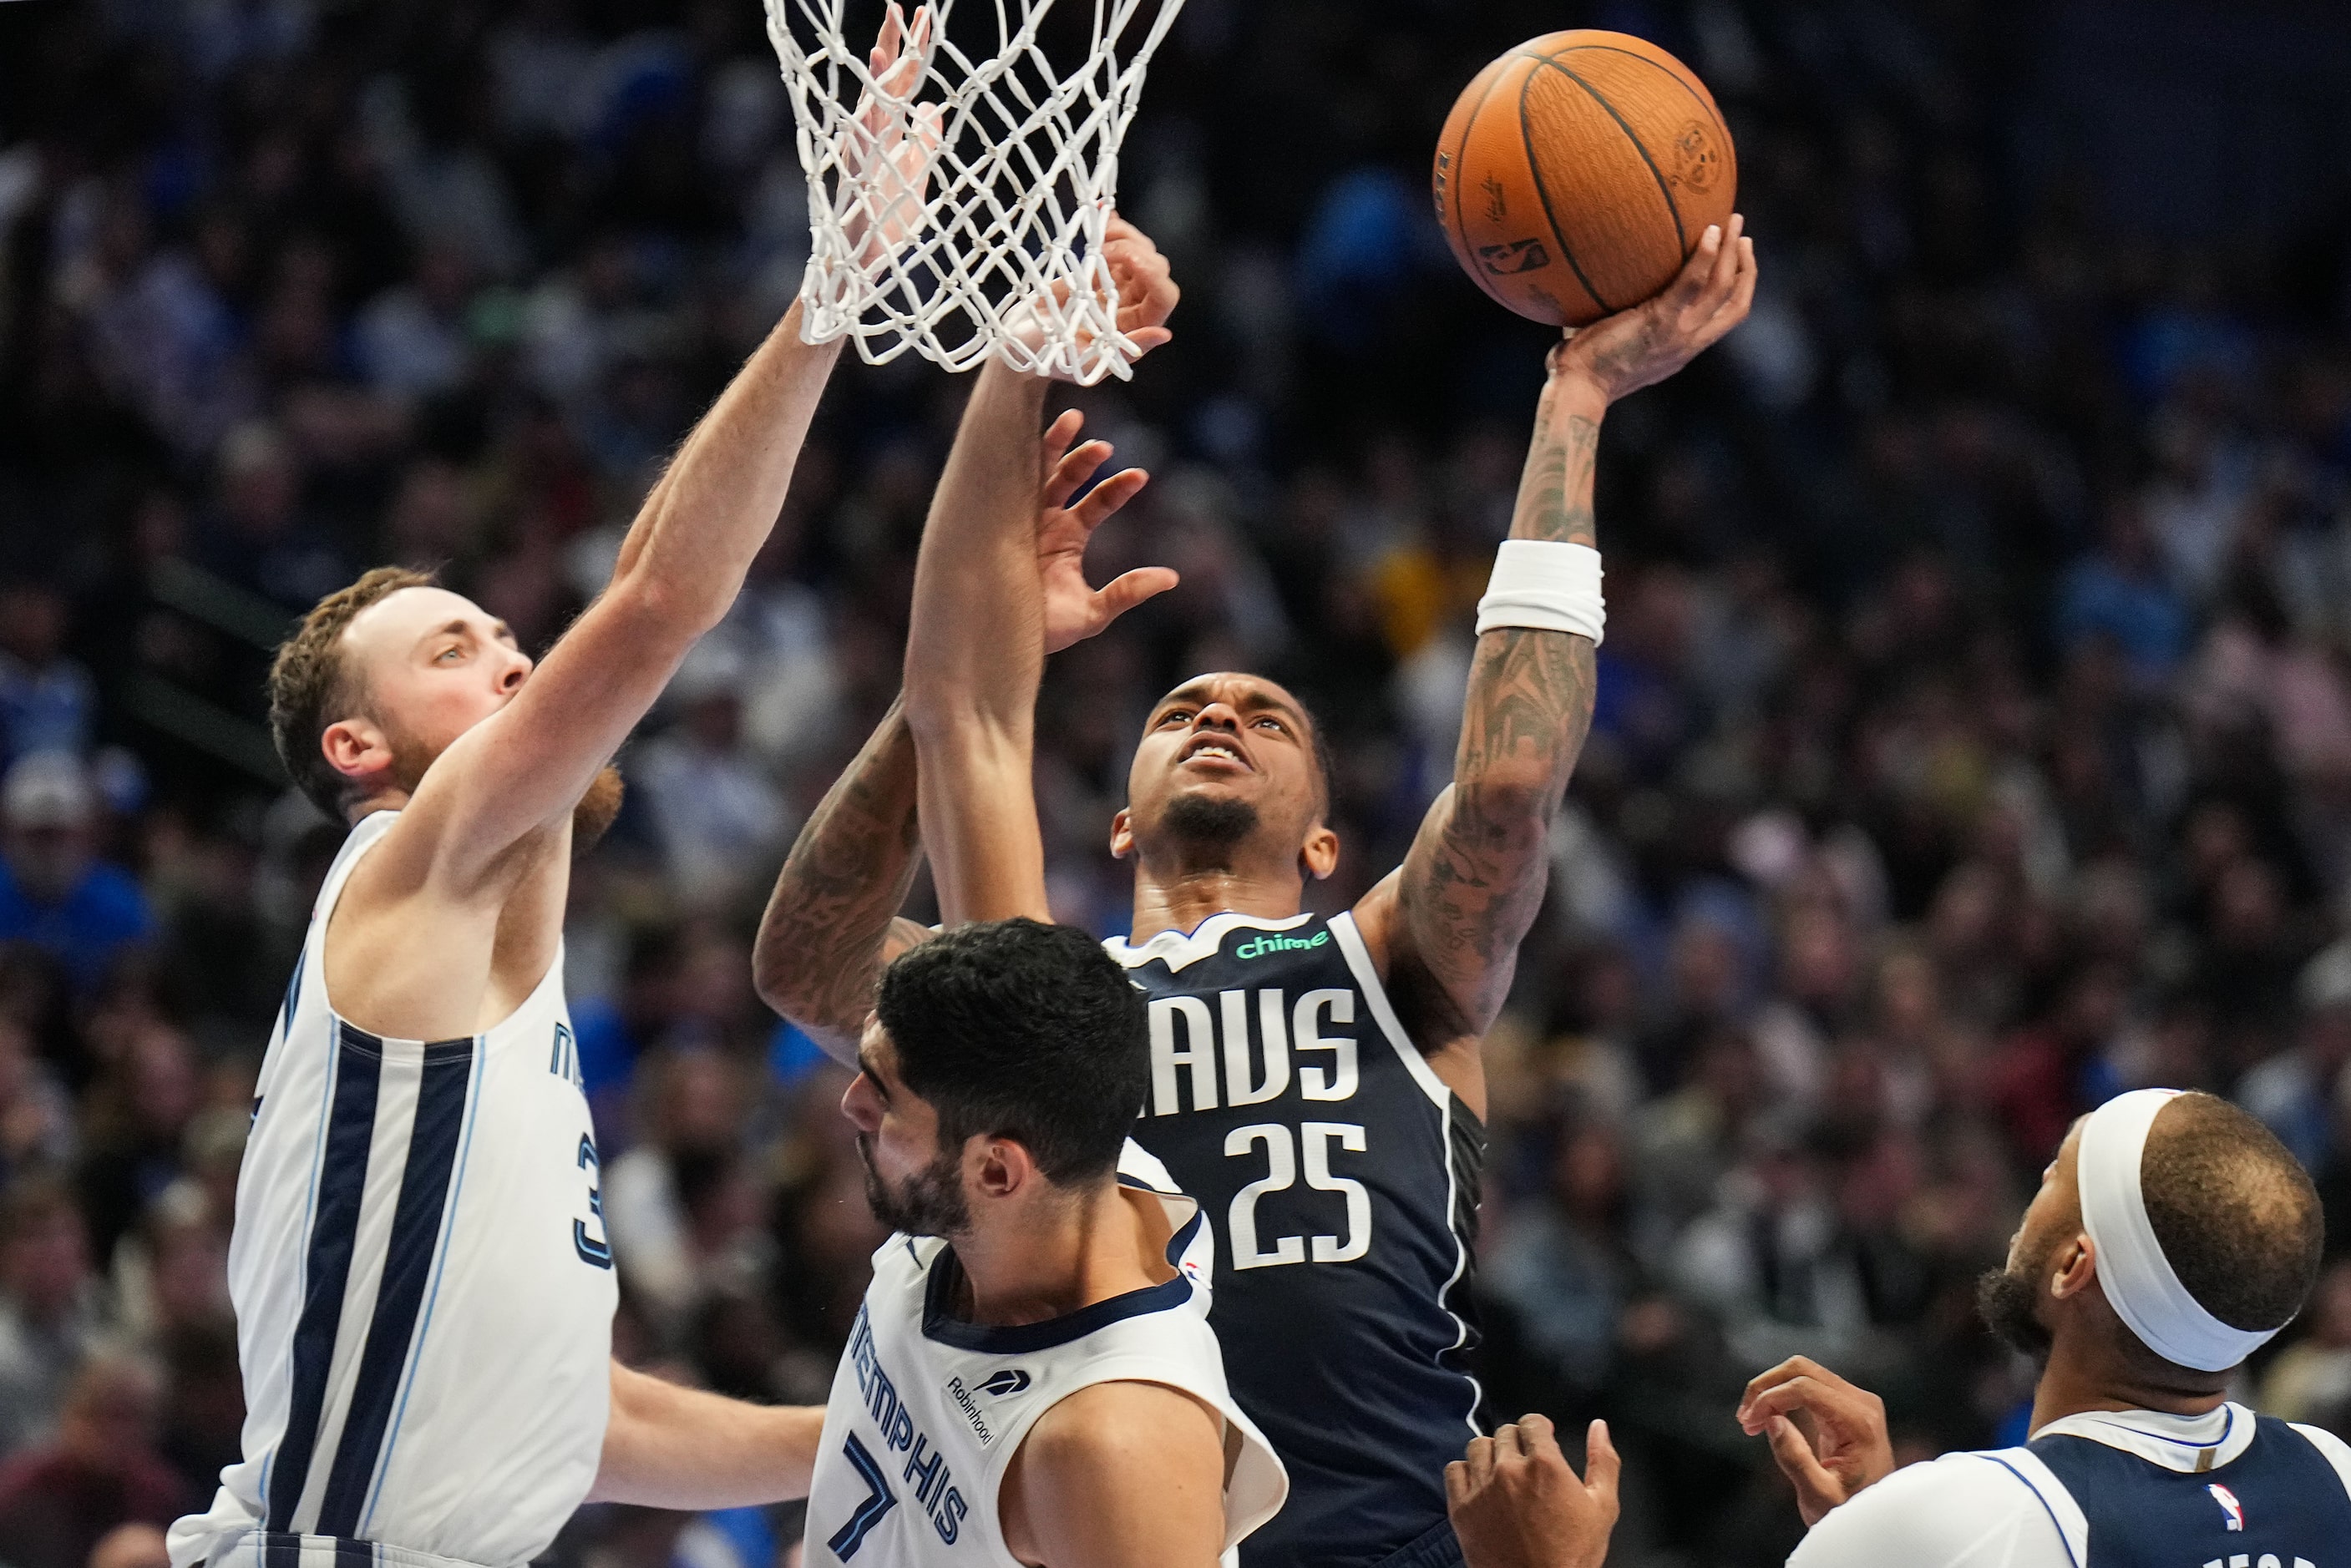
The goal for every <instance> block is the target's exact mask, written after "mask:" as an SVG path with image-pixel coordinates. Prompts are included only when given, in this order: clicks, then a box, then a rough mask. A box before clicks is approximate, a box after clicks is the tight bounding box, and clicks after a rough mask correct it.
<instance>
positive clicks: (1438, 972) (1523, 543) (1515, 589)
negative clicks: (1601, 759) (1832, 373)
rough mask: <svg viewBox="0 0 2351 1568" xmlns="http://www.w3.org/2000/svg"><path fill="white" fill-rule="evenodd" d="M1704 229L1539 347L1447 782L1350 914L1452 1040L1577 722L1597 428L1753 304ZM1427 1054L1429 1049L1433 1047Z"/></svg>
mask: <svg viewBox="0 0 2351 1568" xmlns="http://www.w3.org/2000/svg"><path fill="white" fill-rule="evenodd" d="M1740 227H1741V223H1740V219H1739V218H1738V217H1737V216H1735V215H1734V216H1733V217H1732V218H1731V220H1730V223H1729V230H1728V231H1727V232H1725V231H1722V230H1719V229H1716V228H1713V227H1709V228H1708V230H1707V233H1706V234H1705V236H1704V237H1703V238H1701V239H1700V240H1699V242H1698V249H1697V250H1696V251H1695V252H1694V253H1693V254H1691V256H1690V259H1689V262H1688V264H1687V265H1686V266H1684V267H1683V269H1682V272H1681V275H1680V276H1679V277H1677V279H1676V280H1675V281H1674V283H1673V285H1672V286H1670V287H1668V288H1667V290H1666V291H1665V293H1663V294H1661V295H1659V296H1657V297H1656V298H1655V299H1652V300H1650V301H1649V302H1647V303H1646V304H1645V305H1640V306H1635V307H1633V308H1632V309H1630V310H1625V311H1622V312H1619V313H1618V314H1616V315H1614V316H1612V317H1607V318H1605V319H1604V320H1602V321H1599V322H1596V323H1594V324H1593V325H1592V326H1590V327H1584V328H1583V329H1582V330H1580V331H1577V332H1574V333H1572V334H1570V336H1569V337H1568V340H1567V341H1566V342H1564V343H1562V344H1561V345H1560V346H1559V347H1558V348H1553V349H1552V352H1551V359H1550V377H1549V379H1548V381H1547V382H1546V383H1545V385H1544V388H1543V392H1542V400H1541V403H1540V404H1539V405H1538V406H1537V410H1536V414H1535V432H1534V441H1533V444H1532V445H1531V446H1530V447H1529V449H1528V452H1527V464H1526V470H1525V473H1524V475H1523V477H1522V478H1521V479H1520V482H1519V499H1518V508H1517V511H1516V512H1515V513H1514V514H1513V515H1512V517H1511V520H1510V540H1509V542H1507V543H1506V544H1504V545H1503V546H1502V551H1501V554H1500V555H1499V557H1498V558H1497V560H1496V563H1495V568H1494V579H1493V582H1492V585H1491V586H1490V587H1489V589H1488V592H1487V595H1486V597H1485V599H1484V600H1483V601H1482V602H1481V603H1480V605H1479V637H1478V651H1477V655H1476V659H1475V662H1474V663H1473V664H1472V665H1471V666H1470V671H1469V694H1468V703H1467V705H1466V708H1465V710H1464V711H1463V715H1462V721H1461V740H1460V745H1459V749H1458V752H1457V753H1455V757H1454V766H1453V784H1452V786H1451V787H1450V788H1448V789H1447V790H1446V791H1445V793H1444V794H1440V795H1439V796H1438V797H1437V801H1436V804H1435V805H1432V806H1430V808H1429V812H1428V815H1427V817H1426V819H1425V820H1424V821H1423V822H1422V824H1421V826H1420V832H1419V834H1418V835H1417V836H1416V838H1415V839H1414V841H1413V846H1412V851H1411V853H1410V855H1409V856H1407V857H1406V858H1405V864H1404V866H1403V867H1402V868H1401V869H1400V870H1398V871H1397V873H1396V874H1395V876H1394V877H1391V878H1389V879H1388V880H1387V881H1386V882H1384V883H1383V884H1381V886H1380V887H1378V888H1374V890H1373V891H1372V893H1371V894H1370V895H1368V896H1367V897H1366V898H1364V903H1363V905H1362V906H1360V907H1359V909H1358V911H1357V918H1358V919H1359V920H1360V921H1361V923H1362V924H1363V925H1364V928H1365V930H1366V934H1367V935H1368V936H1372V937H1374V940H1384V942H1385V943H1386V945H1387V952H1388V955H1389V963H1390V966H1391V968H1392V969H1393V968H1397V967H1405V966H1409V967H1411V968H1413V969H1416V970H1418V971H1423V972H1425V973H1426V976H1427V977H1428V978H1429V979H1430V980H1431V981H1434V982H1435V984H1436V987H1437V989H1438V990H1439V991H1440V992H1442V994H1443V995H1444V997H1445V998H1446V999H1447V1002H1449V1003H1450V1006H1451V1009H1452V1010H1453V1012H1454V1013H1455V1017H1454V1019H1453V1023H1455V1024H1457V1025H1458V1028H1457V1030H1456V1033H1457V1034H1458V1035H1475V1034H1479V1033H1483V1032H1484V1031H1485V1029H1486V1028H1487V1026H1488V1025H1489V1024H1490V1023H1492V1022H1493V1020H1494V1015H1495V1014H1496V1013H1497V1012H1499V1010H1500V1008H1501V1004H1502V999H1503V997H1504V996H1505V995H1506V994H1507V993H1508V992H1509V990H1510V975H1511V971H1512V969H1513V967H1514V964H1515V962H1516V958H1517V953H1518V947H1519V942H1520V940H1521V939H1522V938H1523V937H1524V936H1525V935H1526V932H1527V928H1528V927H1529V926H1530V925H1531V924H1532V923H1533V920H1534V917H1535V912H1536V910H1537V909H1539V908H1540V907H1541V903H1542V893H1543V883H1544V878H1545V875H1546V871H1547V859H1546V857H1547V840H1548V836H1549V831H1550V824H1551V819H1552V814H1553V813H1554V812H1556V811H1557V810H1558V809H1559V803H1560V800H1561V798H1562V795H1563V794H1564V793H1565V792H1566V788H1567V780H1568V775H1569V774H1571V773H1572V772H1573V770H1574V767H1575V760H1576V757H1577V755H1578V753H1581V752H1582V750H1583V739H1584V735H1585V732H1587V731H1588V729H1589V728H1590V726H1591V722H1592V707H1593V650H1594V649H1595V648H1596V647H1597V646H1598V642H1599V637H1600V622H1601V606H1600V561H1599V556H1598V552H1597V550H1596V548H1595V545H1596V535H1595V533H1594V529H1593V514H1592V485H1593V464H1594V460H1595V457H1596V454H1597V452H1598V448H1599V441H1600V421H1601V418H1602V416H1603V415H1604V414H1605V413H1606V411H1607V409H1608V405H1609V404H1610V403H1612V402H1614V401H1615V400H1617V399H1619V398H1621V397H1624V396H1625V394H1626V393H1628V392H1632V391H1635V390H1637V389H1640V388H1643V387H1646V386H1649V385H1651V384H1653V383H1655V382H1657V381H1661V380H1663V379H1666V378H1667V376H1670V375H1672V374H1673V373H1674V372H1675V371H1676V370H1678V369H1681V368H1682V366H1684V365H1686V364H1687V363H1688V362H1689V361H1690V359H1691V358H1694V357H1695V356H1696V355H1697V354H1698V352H1699V351H1700V350H1701V349H1703V348H1707V347H1708V345H1710V344H1712V343H1713V342H1714V341H1715V340H1716V339H1718V338H1719V337H1721V336H1722V335H1723V334H1724V333H1726V332H1728V331H1729V330H1730V329H1731V328H1732V327H1736V326H1737V325H1738V324H1739V323H1740V321H1741V320H1743V319H1744V318H1745V317H1746V315H1747V309H1748V306H1749V305H1750V303H1751V302H1752V301H1753V299H1754V296H1755V252H1754V245H1753V242H1752V241H1750V240H1748V239H1745V238H1743V237H1742V236H1741V234H1740ZM1431 1044H1437V1042H1436V1041H1432V1042H1431Z"/></svg>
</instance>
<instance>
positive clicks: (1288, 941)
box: [1233, 927, 1331, 959]
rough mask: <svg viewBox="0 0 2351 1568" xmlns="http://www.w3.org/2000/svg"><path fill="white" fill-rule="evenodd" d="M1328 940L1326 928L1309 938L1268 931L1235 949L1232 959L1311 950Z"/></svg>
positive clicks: (1329, 936) (1329, 933)
mask: <svg viewBox="0 0 2351 1568" xmlns="http://www.w3.org/2000/svg"><path fill="white" fill-rule="evenodd" d="M1329 940H1331V931H1330V929H1329V928H1328V927H1325V928H1324V929H1322V930H1319V931H1317V932H1315V933H1314V934H1313V935H1312V936H1311V937H1285V936H1282V935H1280V933H1279V932H1274V931H1269V932H1267V933H1266V934H1265V935H1264V936H1261V937H1251V938H1250V939H1249V940H1247V941H1245V942H1243V943H1242V944H1241V945H1240V946H1238V947H1237V948H1235V949H1234V950H1233V957H1235V958H1237V959H1253V958H1263V957H1264V956H1265V955H1266V954H1268V953H1287V952H1298V951H1301V950H1312V949H1315V948H1319V947H1321V946H1322V944H1323V943H1324V942H1327V941H1329Z"/></svg>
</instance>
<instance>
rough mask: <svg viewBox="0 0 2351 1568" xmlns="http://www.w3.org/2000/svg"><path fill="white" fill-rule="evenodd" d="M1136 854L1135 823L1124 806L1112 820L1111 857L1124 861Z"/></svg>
mask: <svg viewBox="0 0 2351 1568" xmlns="http://www.w3.org/2000/svg"><path fill="white" fill-rule="evenodd" d="M1132 854H1134V821H1133V819H1132V818H1131V817H1130V816H1129V815H1128V814H1127V809H1126V807H1124V806H1120V807H1119V808H1118V815H1116V816H1113V817H1112V818H1111V819H1110V857H1111V858H1112V859H1113V860H1123V859H1125V858H1126V857H1128V856H1130V855H1132Z"/></svg>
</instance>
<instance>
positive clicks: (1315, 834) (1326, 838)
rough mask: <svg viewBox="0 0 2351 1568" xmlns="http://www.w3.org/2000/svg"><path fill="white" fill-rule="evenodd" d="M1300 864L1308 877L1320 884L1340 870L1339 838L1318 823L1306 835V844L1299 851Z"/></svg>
mask: <svg viewBox="0 0 2351 1568" xmlns="http://www.w3.org/2000/svg"><path fill="white" fill-rule="evenodd" d="M1298 864H1299V865H1300V866H1301V867H1303V868H1304V869H1305V872H1306V875H1307V876H1309V877H1312V878H1313V879H1314V880H1315V881H1317V882H1320V881H1322V879H1323V878H1324V877H1328V876H1330V875H1331V873H1332V872H1333V871H1336V870H1337V869H1338V868H1339V836H1338V835H1337V834H1335V833H1333V832H1332V831H1331V829H1330V828H1328V827H1326V826H1323V825H1322V823H1319V822H1318V823H1316V824H1315V825H1314V826H1312V827H1311V828H1309V829H1308V830H1307V833H1306V843H1305V845H1304V846H1303V847H1301V849H1300V850H1299V851H1298Z"/></svg>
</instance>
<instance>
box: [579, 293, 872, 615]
mask: <svg viewBox="0 0 2351 1568" xmlns="http://www.w3.org/2000/svg"><path fill="white" fill-rule="evenodd" d="M840 357H841V344H840V342H839V341H838V340H835V341H834V342H831V343H827V344H822V345H816V346H811V345H810V344H806V343H803V342H801V341H800V307H799V305H798V304H797V303H795V304H794V305H793V306H792V307H791V308H790V309H789V310H788V311H787V312H785V314H784V318H783V319H782V320H781V321H779V322H778V323H777V324H776V327H775V330H773V331H772V332H770V333H768V337H767V340H766V341H765V342H763V343H761V344H760V345H759V347H758V349H757V350H755V351H754V352H753V353H752V355H751V358H750V359H749V360H748V361H747V362H746V363H745V365H744V367H743V369H741V370H740V371H738V372H737V374H736V377H735V379H734V380H732V381H730V382H729V383H727V386H726V390H725V391H723V392H721V393H720V394H719V395H718V400H717V401H716V402H715V403H713V404H712V405H711V406H710V409H709V411H708V412H706V413H705V414H704V415H703V416H702V419H701V420H700V421H698V422H697V423H696V424H695V427H694V430H693V431H692V432H691V433H689V434H688V435H687V436H686V438H685V441H684V444H683V445H681V446H680V447H679V448H678V450H677V454H676V456H674V457H673V458H672V459H671V460H670V463H669V467H668V470H667V471H666V472H664V474H663V475H662V477H661V480H660V482H659V483H656V484H655V485H654V486H653V493H651V494H649V495H648V496H646V498H645V502H644V504H643V507H641V508H640V509H639V511H638V514H637V520H636V522H635V524H633V525H632V527H631V528H630V530H629V535H628V537H627V538H626V539H625V540H623V541H622V545H621V554H620V558H619V559H618V561H617V562H615V564H614V566H613V568H612V587H611V590H609V592H610V594H611V596H613V597H623V596H628V597H634V598H635V599H636V600H637V601H638V602H639V603H640V604H642V605H643V606H645V607H648V608H649V609H650V610H651V611H652V612H653V613H652V615H651V616H650V617H649V619H650V620H651V621H653V622H654V623H656V624H654V625H653V626H650V627H649V628H648V632H649V634H650V635H653V636H657V637H658V636H661V635H662V634H663V633H665V632H670V631H673V630H674V631H676V632H681V633H684V635H685V637H686V639H687V640H689V641H690V640H691V639H693V638H694V637H696V636H699V635H700V634H701V633H702V632H704V631H706V630H708V629H709V628H711V627H713V626H716V624H717V623H718V621H719V619H720V618H722V617H724V616H725V615H726V610H727V607H728V606H730V605H732V604H733V603H734V601H735V596H736V595H737V593H738V592H739V591H740V590H741V588H742V586H743V576H744V574H745V573H746V572H747V571H748V570H749V569H750V566H751V559H752V557H753V556H756V555H757V554H758V550H759V546H760V545H761V544H762V543H764V542H765V541H766V539H767V537H768V530H769V529H770V528H772V527H773V526H774V525H775V521H776V516H777V514H778V512H780V511H781V510H782V508H783V504H784V496H785V493H786V492H788V491H789V489H790V488H791V482H792V471H793V469H794V467H795V466H796V465H797V464H798V462H799V453H800V447H801V444H802V442H804V441H806V440H807V438H808V431H809V425H810V421H813V420H814V419H815V417H816V410H817V405H818V403H819V402H820V400H822V399H823V396H824V387H825V382H826V380H827V379H828V378H829V377H830V376H831V373H832V366H833V362H834V361H835V360H836V359H838V358H840ZM591 613H592V612H591Z"/></svg>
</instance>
